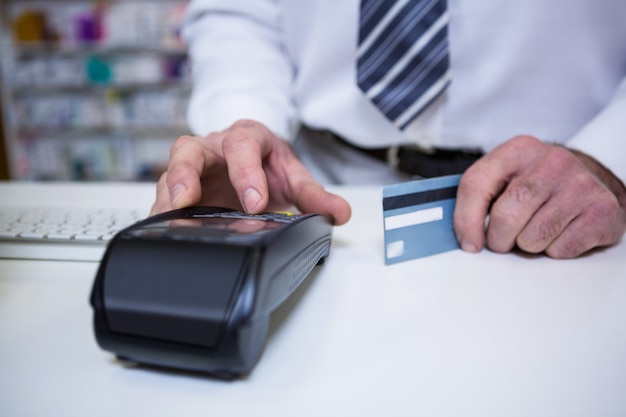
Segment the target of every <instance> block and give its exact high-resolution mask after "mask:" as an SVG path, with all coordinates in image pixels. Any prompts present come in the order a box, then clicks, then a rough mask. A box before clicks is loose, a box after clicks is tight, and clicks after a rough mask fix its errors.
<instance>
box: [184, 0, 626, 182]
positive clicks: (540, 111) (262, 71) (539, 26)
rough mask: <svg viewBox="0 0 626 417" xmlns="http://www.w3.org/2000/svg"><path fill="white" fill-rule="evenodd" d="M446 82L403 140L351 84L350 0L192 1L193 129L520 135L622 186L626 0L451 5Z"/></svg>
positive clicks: (426, 138)
mask: <svg viewBox="0 0 626 417" xmlns="http://www.w3.org/2000/svg"><path fill="white" fill-rule="evenodd" d="M448 7H449V11H450V23H449V45H450V66H451V73H452V83H451V85H450V86H449V87H448V89H447V91H446V92H445V93H444V94H443V95H442V96H441V97H440V98H439V99H438V100H437V101H435V102H434V103H433V104H432V105H431V107H430V108H429V109H428V110H427V111H426V112H424V113H423V114H422V115H421V116H420V117H419V118H418V119H416V120H415V122H414V123H413V125H412V126H410V127H409V129H408V131H407V132H405V133H402V132H400V131H398V130H397V129H396V128H395V127H394V126H393V125H392V124H391V122H389V121H388V120H387V119H385V117H384V116H383V115H382V113H380V112H379V111H378V110H377V109H376V108H375V107H374V105H373V104H372V103H370V102H369V101H368V100H367V98H366V97H365V96H364V95H363V93H362V92H361V91H360V90H359V88H358V86H357V84H356V64H355V56H356V48H357V33H358V14H359V0H282V1H281V0H194V1H192V2H191V4H190V6H189V9H188V14H187V24H186V26H185V31H184V35H185V37H186V39H187V41H188V42H189V47H190V56H191V58H192V63H193V67H192V68H193V78H194V89H193V94H192V99H191V102H190V109H189V123H190V127H191V129H192V131H194V133H196V134H201V135H204V134H207V133H209V132H211V131H215V130H221V129H224V128H226V127H228V126H229V125H230V124H232V123H233V122H234V121H236V120H238V119H242V118H247V119H254V120H257V121H259V122H262V123H264V124H265V125H266V126H268V127H269V128H270V129H272V130H273V131H274V132H275V133H276V134H278V135H279V136H281V137H283V138H285V139H290V138H291V137H293V134H294V132H295V131H296V129H297V126H298V124H299V123H305V124H307V125H308V126H310V127H313V128H317V129H327V130H330V131H333V132H334V133H336V134H338V135H340V136H342V137H344V138H346V139H348V140H350V141H351V142H353V143H354V144H356V145H359V146H362V147H382V146H389V145H392V144H397V143H402V142H407V141H413V142H417V143H420V144H422V145H425V146H437V147H448V148H458V147H460V148H482V149H483V150H485V151H489V150H491V149H493V148H494V147H495V146H497V145H498V144H499V143H502V142H504V141H505V140H507V139H509V138H511V137H513V136H515V135H518V134H530V135H534V136H537V137H539V138H540V139H542V140H545V141H547V142H557V143H562V144H566V145H568V146H570V147H573V148H577V149H579V150H582V151H584V152H586V153H587V154H590V155H592V156H594V157H595V158H596V159H598V160H599V161H601V162H602V163H603V164H604V165H606V166H607V167H608V168H609V169H611V170H612V171H613V172H614V173H615V174H616V175H618V176H619V177H620V178H621V179H622V180H625V179H626V1H624V0H549V1H546V0H524V1H507V0H448Z"/></svg>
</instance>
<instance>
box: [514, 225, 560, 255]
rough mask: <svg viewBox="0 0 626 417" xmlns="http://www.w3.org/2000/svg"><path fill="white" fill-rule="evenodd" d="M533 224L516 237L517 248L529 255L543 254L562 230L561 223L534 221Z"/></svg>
mask: <svg viewBox="0 0 626 417" xmlns="http://www.w3.org/2000/svg"><path fill="white" fill-rule="evenodd" d="M533 222H534V223H535V224H533V225H532V226H529V227H528V228H526V229H524V230H523V231H522V233H520V234H519V236H518V237H517V241H516V243H517V246H518V247H519V248H520V249H522V250H524V251H525V252H529V253H540V252H543V251H544V250H545V249H546V248H547V247H548V246H549V245H550V244H551V243H552V242H553V241H554V239H556V238H557V237H558V236H559V235H560V234H561V232H562V231H563V229H564V224H563V222H560V221H558V220H554V219H535V220H534V221H533Z"/></svg>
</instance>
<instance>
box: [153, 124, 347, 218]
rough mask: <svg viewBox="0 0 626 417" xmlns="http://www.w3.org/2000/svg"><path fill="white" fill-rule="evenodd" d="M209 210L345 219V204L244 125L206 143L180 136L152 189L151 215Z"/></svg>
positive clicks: (264, 135) (275, 140)
mask: <svg viewBox="0 0 626 417" xmlns="http://www.w3.org/2000/svg"><path fill="white" fill-rule="evenodd" d="M192 205H213V206H219V207H227V208H235V209H240V210H244V211H246V212H247V213H261V212H263V211H265V210H284V209H289V208H291V207H294V206H295V207H296V208H297V209H298V210H300V211H301V212H303V213H319V214H325V215H328V216H330V217H331V218H332V219H333V220H334V223H335V224H337V225H339V224H343V223H346V222H347V221H348V220H349V219H350V215H351V209H350V206H349V204H348V203H347V202H346V201H345V200H344V199H343V198H341V197H339V196H338V195H335V194H331V193H328V192H327V191H325V190H324V188H323V187H322V186H321V185H320V184H319V183H317V182H316V181H315V180H314V179H313V177H312V176H311V174H310V173H309V172H308V170H307V169H306V168H305V167H304V166H303V165H302V163H301V162H300V161H299V160H298V158H297V157H296V156H295V155H294V153H293V152H292V150H291V148H290V146H289V145H288V144H287V143H285V142H284V141H283V140H282V139H280V138H279V137H277V136H276V135H274V134H273V133H272V132H271V131H270V130H269V129H267V128H266V127H265V126H263V125H261V124H259V123H257V122H254V121H249V120H241V121H238V122H236V123H234V124H233V125H232V126H231V127H229V128H228V129H226V130H224V131H222V132H215V133H212V134H210V135H208V136H207V137H197V136H182V137H180V138H178V139H177V140H176V142H175V143H174V145H173V146H172V150H171V153H170V161H169V165H168V170H167V172H166V173H164V174H163V175H162V176H161V178H160V180H159V183H158V185H157V197H156V202H155V203H154V205H153V206H152V214H156V213H160V212H163V211H167V210H172V209H177V208H182V207H187V206H192Z"/></svg>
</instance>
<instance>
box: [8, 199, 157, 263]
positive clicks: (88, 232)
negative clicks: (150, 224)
mask: <svg viewBox="0 0 626 417" xmlns="http://www.w3.org/2000/svg"><path fill="white" fill-rule="evenodd" d="M147 214H148V212H147V210H145V211H142V210H137V209H119V208H116V209H104V208H92V209H83V208H80V209H79V208H39V207H0V258H17V259H53V260H76V261H99V260H100V259H102V255H103V254H104V250H105V249H106V245H107V243H108V242H109V240H110V239H111V238H112V237H113V236H114V235H115V234H116V233H117V232H118V231H119V230H121V229H122V228H124V227H126V226H130V225H131V224H133V223H135V222H137V221H139V220H141V219H143V218H145V217H146V216H147Z"/></svg>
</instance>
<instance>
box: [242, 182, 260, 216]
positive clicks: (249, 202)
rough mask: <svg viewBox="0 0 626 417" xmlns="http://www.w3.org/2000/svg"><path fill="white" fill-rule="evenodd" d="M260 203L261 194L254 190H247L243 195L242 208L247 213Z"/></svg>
mask: <svg viewBox="0 0 626 417" xmlns="http://www.w3.org/2000/svg"><path fill="white" fill-rule="evenodd" d="M260 201H261V194H259V192H258V191H257V190H255V189H254V188H248V189H247V190H246V191H245V192H244V193H243V208H244V210H245V211H246V212H247V213H252V212H254V210H255V209H256V207H257V205H258V204H259V202H260Z"/></svg>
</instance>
